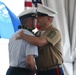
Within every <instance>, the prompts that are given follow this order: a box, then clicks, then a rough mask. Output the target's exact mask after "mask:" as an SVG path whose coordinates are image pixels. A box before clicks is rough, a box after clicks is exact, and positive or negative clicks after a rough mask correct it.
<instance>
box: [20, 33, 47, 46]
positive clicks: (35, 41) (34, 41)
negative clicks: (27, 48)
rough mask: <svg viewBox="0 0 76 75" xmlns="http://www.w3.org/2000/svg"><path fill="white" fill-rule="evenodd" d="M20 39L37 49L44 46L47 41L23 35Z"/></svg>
mask: <svg viewBox="0 0 76 75" xmlns="http://www.w3.org/2000/svg"><path fill="white" fill-rule="evenodd" d="M21 38H22V39H23V40H25V41H27V42H28V43H30V44H33V45H36V46H39V47H41V46H44V45H45V44H47V43H48V42H47V40H46V39H45V38H43V37H36V36H29V35H27V34H24V35H23V36H21Z"/></svg>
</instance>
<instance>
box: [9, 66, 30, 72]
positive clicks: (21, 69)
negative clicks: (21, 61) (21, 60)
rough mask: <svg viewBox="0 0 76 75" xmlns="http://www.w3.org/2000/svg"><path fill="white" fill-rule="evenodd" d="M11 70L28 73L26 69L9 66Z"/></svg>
mask: <svg viewBox="0 0 76 75" xmlns="http://www.w3.org/2000/svg"><path fill="white" fill-rule="evenodd" d="M10 68H11V69H15V70H20V71H27V72H30V70H29V69H26V68H21V67H12V66H10Z"/></svg>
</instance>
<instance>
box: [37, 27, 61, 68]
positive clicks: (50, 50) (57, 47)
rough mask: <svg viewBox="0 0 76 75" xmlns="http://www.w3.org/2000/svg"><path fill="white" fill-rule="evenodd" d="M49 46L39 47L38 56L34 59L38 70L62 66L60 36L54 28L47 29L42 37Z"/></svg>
mask: <svg viewBox="0 0 76 75" xmlns="http://www.w3.org/2000/svg"><path fill="white" fill-rule="evenodd" d="M42 37H44V38H45V39H46V40H47V41H48V42H49V44H47V45H45V46H43V47H39V50H38V53H39V56H38V57H37V58H36V64H37V68H38V69H43V68H47V67H51V66H54V65H57V64H62V52H61V34H60V31H59V30H57V29H56V28H54V27H53V28H51V27H50V28H49V29H47V30H46V31H45V32H44V34H43V35H42Z"/></svg>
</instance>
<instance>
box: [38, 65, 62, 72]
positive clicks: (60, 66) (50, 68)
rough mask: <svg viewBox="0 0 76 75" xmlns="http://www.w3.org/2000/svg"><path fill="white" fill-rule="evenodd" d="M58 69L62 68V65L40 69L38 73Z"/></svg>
mask: <svg viewBox="0 0 76 75" xmlns="http://www.w3.org/2000/svg"><path fill="white" fill-rule="evenodd" d="M56 68H62V65H54V66H51V67H45V68H38V71H47V70H52V69H56Z"/></svg>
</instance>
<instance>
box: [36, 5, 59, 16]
mask: <svg viewBox="0 0 76 75" xmlns="http://www.w3.org/2000/svg"><path fill="white" fill-rule="evenodd" d="M56 14H58V13H57V12H56V11H54V10H52V9H51V8H49V7H47V6H44V5H41V4H38V7H37V15H38V16H51V17H55V15H56Z"/></svg>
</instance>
